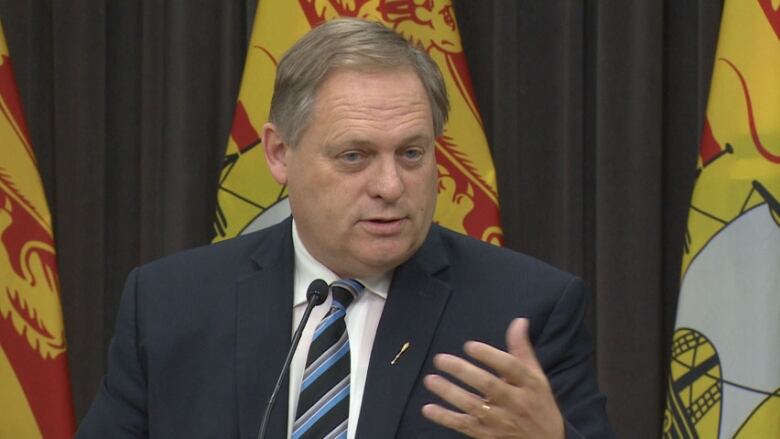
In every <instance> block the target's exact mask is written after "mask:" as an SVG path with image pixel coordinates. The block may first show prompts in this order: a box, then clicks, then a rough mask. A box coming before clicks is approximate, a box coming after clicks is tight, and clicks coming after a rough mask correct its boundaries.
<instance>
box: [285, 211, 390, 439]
mask: <svg viewBox="0 0 780 439" xmlns="http://www.w3.org/2000/svg"><path fill="white" fill-rule="evenodd" d="M292 230H293V232H292V234H293V236H292V238H293V247H294V249H295V274H294V277H295V279H294V284H293V294H294V297H293V326H292V332H291V333H290V337H291V338H292V334H293V333H294V332H295V329H296V328H297V327H298V323H299V322H300V321H301V319H302V318H303V312H304V311H305V310H306V290H307V289H308V287H309V284H310V283H311V281H313V280H314V279H322V280H324V281H325V282H327V283H328V284H330V283H331V282H333V281H335V280H337V279H338V278H339V277H338V276H337V275H336V274H335V273H333V272H332V271H330V270H329V269H328V268H327V267H325V266H324V265H322V264H321V263H320V262H319V261H317V260H316V259H314V257H313V256H312V255H311V254H310V253H309V252H308V250H306V247H304V245H303V242H301V239H300V237H299V236H298V230H297V227H296V225H295V221H293V228H292ZM392 276H393V273H392V271H391V272H388V273H385V274H384V275H382V276H379V277H377V278H373V279H363V278H361V279H358V280H359V281H360V282H361V283H362V284H363V285H365V286H366V289H365V291H363V294H362V295H361V296H360V298H358V299H357V300H355V301H354V302H353V303H352V304H351V305H350V306H349V308H348V309H347V316H346V324H347V334H349V350H350V380H351V382H350V390H349V394H350V396H349V420H350V422H349V427H348V429H347V438H348V439H354V438H355V430H356V429H357V421H358V416H359V415H360V406H361V404H362V402H363V389H364V387H365V385H366V372H367V371H368V362H369V360H370V358H371V347H372V346H373V345H374V336H375V335H376V328H377V325H379V318H380V317H381V316H382V309H384V307H385V299H387V290H388V289H389V288H390V281H391V280H392ZM330 302H331V297H330V295H328V298H327V299H326V300H325V302H324V303H322V304H321V305H319V306H316V307H314V309H313V310H312V312H311V316H309V321H308V322H307V323H306V328H305V329H304V330H303V333H302V334H301V340H300V344H298V349H297V350H296V351H295V355H294V356H293V359H292V363H291V364H290V401H289V407H288V412H287V413H288V417H287V436H288V437H290V436H291V435H292V427H293V423H294V422H295V411H296V409H297V408H298V396H299V395H298V393H299V392H300V388H301V381H302V380H303V370H304V368H305V366H306V355H307V354H308V352H309V345H310V344H311V337H312V334H314V330H315V329H316V327H317V325H318V324H319V322H320V320H322V317H323V316H324V315H325V313H327V312H328V310H329V309H330Z"/></svg>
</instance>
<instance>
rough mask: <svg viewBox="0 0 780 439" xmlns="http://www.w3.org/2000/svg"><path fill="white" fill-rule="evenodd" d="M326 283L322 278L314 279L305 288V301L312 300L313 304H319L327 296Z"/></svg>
mask: <svg viewBox="0 0 780 439" xmlns="http://www.w3.org/2000/svg"><path fill="white" fill-rule="evenodd" d="M329 290H330V288H328V283H327V282H325V281H324V280H322V279H314V280H313V281H311V283H310V284H309V289H307V290H306V301H307V302H314V306H317V305H321V304H322V303H323V302H325V299H327V298H328V291H329Z"/></svg>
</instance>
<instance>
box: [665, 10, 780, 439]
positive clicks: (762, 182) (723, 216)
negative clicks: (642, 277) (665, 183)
mask: <svg viewBox="0 0 780 439" xmlns="http://www.w3.org/2000/svg"><path fill="white" fill-rule="evenodd" d="M697 171H698V176H697V179H696V186H695V188H694V192H693V197H692V199H691V207H690V211H689V216H688V229H687V233H686V245H685V249H684V253H683V264H682V273H683V278H682V283H681V288H680V300H679V304H678V309H677V323H676V330H675V333H674V338H673V341H672V349H671V357H672V358H671V364H670V376H669V379H668V390H667V400H666V411H665V414H664V415H665V416H664V426H663V435H664V437H666V438H780V0H755V1H743V0H727V1H726V3H725V5H724V9H723V17H722V19H721V28H720V37H719V39H718V50H717V53H716V56H715V65H714V69H713V74H712V84H711V87H710V94H709V100H708V102H707V117H706V121H705V126H704V130H703V133H702V141H701V145H700V154H699V161H698V164H697Z"/></svg>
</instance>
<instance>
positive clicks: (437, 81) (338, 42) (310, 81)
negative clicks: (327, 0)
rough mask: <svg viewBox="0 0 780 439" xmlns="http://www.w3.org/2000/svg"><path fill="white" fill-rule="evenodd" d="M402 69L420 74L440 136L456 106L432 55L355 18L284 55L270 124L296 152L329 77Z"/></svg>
mask: <svg viewBox="0 0 780 439" xmlns="http://www.w3.org/2000/svg"><path fill="white" fill-rule="evenodd" d="M399 68H408V69H411V70H412V71H413V72H414V73H415V74H417V77H418V78H419V79H420V82H421V83H422V85H423V88H424V89H425V92H426V93H427V94H428V101H429V102H430V106H431V113H432V115H433V132H434V134H435V135H436V136H437V137H438V136H440V135H441V134H442V132H443V130H444V124H445V123H446V122H447V117H448V114H449V110H450V103H449V100H448V99H447V88H446V86H445V85H444V79H443V78H442V75H441V71H439V67H438V66H437V65H436V63H435V62H434V61H433V60H432V59H431V57H430V56H428V54H427V53H425V52H424V51H423V50H420V49H418V48H416V47H414V46H413V45H412V44H411V43H409V42H408V41H406V39H404V37H402V36H401V35H399V34H397V33H396V32H394V31H393V30H391V29H388V28H387V27H385V26H384V25H383V24H381V23H378V22H373V21H367V20H361V19H355V18H341V19H337V20H332V21H328V22H325V23H323V24H321V25H320V26H317V27H316V28H314V29H313V30H312V31H311V32H309V33H308V34H306V35H304V36H303V38H301V39H300V40H298V41H297V42H296V43H295V44H294V45H293V46H292V47H291V48H290V49H289V50H288V51H287V52H286V53H285V54H284V56H283V57H282V59H281V60H280V61H279V65H278V67H277V70H276V81H275V82H274V94H273V97H272V98H271V111H270V114H269V117H268V119H269V121H270V122H272V123H274V124H276V126H277V127H278V129H279V131H280V134H281V136H282V139H283V140H284V141H285V142H286V143H288V144H289V145H290V146H296V145H297V144H298V141H299V140H300V136H301V133H302V132H303V131H304V130H305V129H306V127H307V126H308V124H309V122H310V118H311V111H312V107H313V104H314V98H315V95H316V93H317V89H318V87H319V86H320V84H322V82H323V81H324V80H325V78H326V77H327V76H328V74H329V73H331V72H333V71H335V70H338V69H351V70H369V71H370V70H376V69H378V70H396V69H399Z"/></svg>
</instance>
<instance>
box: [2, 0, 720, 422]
mask: <svg viewBox="0 0 780 439" xmlns="http://www.w3.org/2000/svg"><path fill="white" fill-rule="evenodd" d="M255 3H256V1H255V0H231V1H222V0H167V1H155V0H137V1H134V2H124V1H121V2H118V1H107V0H103V1H99V0H66V1H55V0H30V1H24V2H19V1H16V0H0V18H2V20H3V25H4V27H5V31H6V38H7V41H8V45H9V49H10V51H11V54H12V56H13V60H14V66H15V70H16V76H17V82H18V84H19V88H20V93H21V96H22V101H23V105H24V108H25V113H26V116H27V121H28V124H29V127H30V131H31V137H32V140H33V145H34V147H35V149H36V151H37V155H38V159H39V164H40V169H41V174H42V177H43V181H44V185H45V188H46V193H47V196H48V198H49V202H50V206H51V208H52V212H53V215H54V221H55V228H56V240H57V251H58V259H59V264H60V277H61V283H62V303H63V310H64V313H65V322H66V329H67V335H68V340H69V358H70V365H71V376H72V384H73V390H74V404H75V408H76V413H77V415H78V416H79V417H81V416H82V415H83V414H84V412H85V410H86V409H87V407H88V406H89V403H90V402H91V400H92V398H93V396H94V394H95V392H96V389H97V386H98V383H99V380H100V377H101V376H102V374H103V373H104V368H105V357H106V347H107V344H108V341H109V339H110V337H111V335H112V333H113V322H114V317H115V314H116V309H117V304H118V299H119V294H120V292H121V287H122V284H123V283H124V278H125V276H126V275H127V273H128V271H129V270H130V268H131V267H133V266H135V265H138V264H139V263H142V262H145V261H149V260H151V259H154V258H157V257H159V256H162V255H166V254H170V253H173V252H175V251H177V250H180V249H183V248H187V247H192V246H195V245H201V244H206V243H208V242H209V241H210V239H211V237H212V235H213V230H212V227H211V220H212V216H213V210H214V199H215V188H216V181H217V176H218V170H219V166H220V161H221V157H222V154H223V151H224V145H225V141H226V139H227V135H228V131H229V127H230V120H231V117H232V110H233V103H234V100H235V98H236V95H237V91H238V86H239V81H240V77H241V71H242V69H243V61H244V54H245V52H246V45H247V41H248V37H249V32H250V29H251V24H252V19H253V16H254V10H255V7H256V5H255ZM454 3H455V12H456V14H457V17H458V22H459V26H460V32H461V37H462V39H463V45H464V48H465V52H466V55H467V58H468V61H469V66H470V69H471V73H472V79H473V82H474V87H475V92H476V95H477V98H478V102H479V105H480V109H481V112H482V116H483V119H484V123H485V130H486V133H487V136H488V138H489V140H490V144H491V147H492V150H493V156H494V160H495V162H496V167H497V173H498V179H499V190H500V199H501V208H502V212H501V213H502V221H503V226H504V230H505V237H506V245H507V246H508V247H510V248H513V249H517V250H520V251H523V252H526V253H529V254H531V255H534V256H536V257H539V258H541V259H543V260H546V261H549V262H551V263H553V264H555V265H558V266H560V267H562V268H564V269H567V270H569V271H572V272H574V273H576V274H578V275H580V276H582V277H583V278H584V279H585V280H586V282H587V283H588V285H589V287H590V309H589V314H588V315H589V319H588V323H589V326H590V328H591V330H592V331H593V334H594V336H595V340H596V346H597V364H598V371H599V379H600V382H601V386H602V389H603V390H604V391H605V392H606V393H607V395H608V397H609V402H608V410H609V413H610V416H611V418H612V421H613V423H614V425H615V427H616V429H617V431H618V433H619V435H620V436H626V437H656V436H658V434H659V431H660V428H661V427H660V426H661V419H662V410H663V398H664V382H665V373H666V368H667V363H668V357H669V355H668V352H667V351H668V346H667V345H668V344H669V340H670V338H671V332H672V327H673V324H674V313H675V305H676V300H677V285H678V282H679V267H680V255H681V249H682V243H683V236H684V230H685V220H686V214H687V205H688V199H689V197H690V193H691V187H692V182H693V177H694V171H695V169H694V167H695V163H696V153H697V148H698V139H699V132H700V129H701V126H702V120H703V116H704V108H705V103H706V97H707V90H708V85H709V76H710V70H711V66H712V60H713V56H714V50H715V44H716V39H717V31H718V25H719V20H720V11H721V8H722V0H709V1H708V0H689V1H684V2H681V1H675V0H664V1H659V0H633V1H628V2H627V1H624V0H594V1H586V2H582V1H573V0H554V1H533V0H523V1H521V0H518V1H506V0H489V1H485V0H482V1H470V0H456V1H455V2H454Z"/></svg>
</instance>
